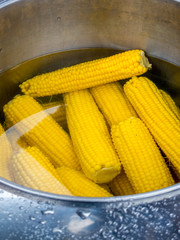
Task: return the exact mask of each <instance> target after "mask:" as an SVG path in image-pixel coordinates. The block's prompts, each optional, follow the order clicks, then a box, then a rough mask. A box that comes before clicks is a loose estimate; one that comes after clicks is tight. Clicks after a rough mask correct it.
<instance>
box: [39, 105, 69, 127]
mask: <svg viewBox="0 0 180 240" xmlns="http://www.w3.org/2000/svg"><path fill="white" fill-rule="evenodd" d="M42 106H43V108H44V109H45V110H46V112H47V113H48V114H50V115H51V117H53V118H54V120H55V121H56V122H57V123H58V124H59V125H60V126H61V127H63V128H67V121H66V109H65V105H64V102H63V101H56V102H49V103H43V104H42Z"/></svg>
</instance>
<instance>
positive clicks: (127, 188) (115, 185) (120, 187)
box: [108, 169, 135, 196]
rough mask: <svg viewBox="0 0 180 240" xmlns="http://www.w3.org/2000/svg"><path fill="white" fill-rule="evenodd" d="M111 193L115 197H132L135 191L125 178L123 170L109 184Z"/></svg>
mask: <svg viewBox="0 0 180 240" xmlns="http://www.w3.org/2000/svg"><path fill="white" fill-rule="evenodd" d="M108 185H109V187H110V189H111V191H112V193H113V194H114V195H116V196H124V195H132V194H135V191H134V189H133V187H132V185H131V183H130V181H129V179H128V178H127V176H126V174H125V171H124V169H122V170H121V173H120V174H119V175H118V176H116V177H115V178H114V179H113V180H112V181H111V182H110V183H109V184H108Z"/></svg>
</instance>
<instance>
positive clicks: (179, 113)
mask: <svg viewBox="0 0 180 240" xmlns="http://www.w3.org/2000/svg"><path fill="white" fill-rule="evenodd" d="M160 92H161V95H162V96H163V98H164V100H165V102H166V103H167V105H168V107H169V108H170V109H171V110H172V111H173V113H174V114H175V115H176V116H177V117H178V118H179V119H180V109H179V108H178V106H176V104H175V102H174V100H173V99H172V98H171V96H170V95H169V94H168V93H167V92H165V91H163V90H162V89H160Z"/></svg>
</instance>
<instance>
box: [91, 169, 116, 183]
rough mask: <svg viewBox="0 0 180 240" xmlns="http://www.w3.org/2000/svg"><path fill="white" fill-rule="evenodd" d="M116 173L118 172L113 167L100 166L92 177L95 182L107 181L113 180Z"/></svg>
mask: <svg viewBox="0 0 180 240" xmlns="http://www.w3.org/2000/svg"><path fill="white" fill-rule="evenodd" d="M118 173H119V172H118V171H117V170H116V169H115V168H113V167H110V168H101V169H100V170H98V171H96V172H95V176H94V179H95V182H96V183H108V182H110V181H111V180H113V178H115V177H116V176H117V175H118Z"/></svg>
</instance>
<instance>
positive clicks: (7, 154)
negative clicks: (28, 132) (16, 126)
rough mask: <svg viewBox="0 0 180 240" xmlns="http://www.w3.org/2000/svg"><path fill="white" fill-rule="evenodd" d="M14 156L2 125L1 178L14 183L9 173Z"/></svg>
mask: <svg viewBox="0 0 180 240" xmlns="http://www.w3.org/2000/svg"><path fill="white" fill-rule="evenodd" d="M11 156H12V149H11V145H10V143H9V141H8V139H7V136H6V133H5V132H4V129H3V127H2V125H1V124H0V177H3V178H6V179H7V180H9V181H12V177H11V174H10V171H9V164H10V158H11Z"/></svg>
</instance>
